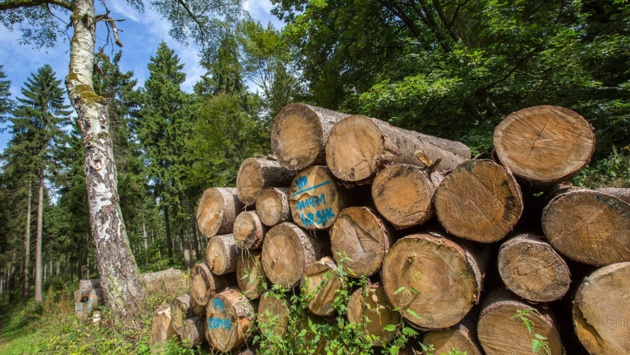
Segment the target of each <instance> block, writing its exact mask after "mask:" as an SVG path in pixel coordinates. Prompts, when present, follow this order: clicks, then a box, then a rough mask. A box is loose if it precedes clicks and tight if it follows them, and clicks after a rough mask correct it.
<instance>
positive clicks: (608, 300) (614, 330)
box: [573, 262, 630, 355]
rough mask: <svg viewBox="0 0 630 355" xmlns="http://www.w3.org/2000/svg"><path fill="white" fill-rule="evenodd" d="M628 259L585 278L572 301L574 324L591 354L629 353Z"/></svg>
mask: <svg viewBox="0 0 630 355" xmlns="http://www.w3.org/2000/svg"><path fill="white" fill-rule="evenodd" d="M628 290H630V262H622V263H616V264H611V265H608V266H604V267H602V268H600V269H598V270H596V271H595V272H593V273H592V274H591V275H590V276H589V277H587V278H585V279H584V281H583V282H582V284H581V285H580V287H579V288H578V291H577V293H576V296H575V299H574V301H573V326H574V328H575V332H576V333H577V336H578V338H579V339H580V342H581V343H582V345H584V347H585V348H586V350H587V351H588V352H589V353H590V354H599V355H616V354H630V336H628V335H629V334H630V293H629V292H628Z"/></svg>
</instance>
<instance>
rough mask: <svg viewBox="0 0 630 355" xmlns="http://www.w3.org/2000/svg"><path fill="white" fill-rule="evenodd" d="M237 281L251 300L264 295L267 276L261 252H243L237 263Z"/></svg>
mask: <svg viewBox="0 0 630 355" xmlns="http://www.w3.org/2000/svg"><path fill="white" fill-rule="evenodd" d="M236 281H237V282H238V287H239V288H240V289H241V292H243V294H244V295H245V296H246V297H247V298H249V299H250V300H253V299H257V298H258V297H260V295H262V293H263V292H264V291H265V283H266V282H267V276H266V275H265V270H264V269H263V266H262V261H261V257H260V252H257V251H251V250H242V251H241V253H240V255H239V257H238V261H237V263H236Z"/></svg>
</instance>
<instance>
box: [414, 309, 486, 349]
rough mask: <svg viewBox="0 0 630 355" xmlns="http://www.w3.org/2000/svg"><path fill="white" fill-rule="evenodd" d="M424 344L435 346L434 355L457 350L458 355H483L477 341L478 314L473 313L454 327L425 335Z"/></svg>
mask: <svg viewBox="0 0 630 355" xmlns="http://www.w3.org/2000/svg"><path fill="white" fill-rule="evenodd" d="M422 343H423V344H424V345H426V346H430V345H433V347H434V348H435V351H434V352H433V353H434V354H449V353H450V352H451V351H454V350H456V351H457V354H467V355H483V351H481V345H479V341H478V340H477V312H472V311H471V312H470V313H468V315H466V317H465V318H464V319H463V320H462V321H461V322H459V323H457V325H455V326H453V327H450V328H447V329H439V330H432V331H429V332H426V333H424V339H423V340H422Z"/></svg>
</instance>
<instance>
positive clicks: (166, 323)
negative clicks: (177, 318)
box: [149, 303, 176, 353]
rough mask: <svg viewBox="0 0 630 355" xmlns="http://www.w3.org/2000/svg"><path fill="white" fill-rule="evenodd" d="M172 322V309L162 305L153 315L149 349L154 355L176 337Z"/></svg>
mask: <svg viewBox="0 0 630 355" xmlns="http://www.w3.org/2000/svg"><path fill="white" fill-rule="evenodd" d="M175 334H176V333H175V330H174V329H173V326H172V322H171V307H170V305H168V304H166V303H164V304H161V305H160V306H159V307H158V308H157V309H156V310H155V312H154V313H153V319H152V320H151V330H150V331H149V347H150V348H151V352H152V353H156V352H158V351H159V350H160V348H161V347H162V346H163V345H164V344H165V343H166V341H168V340H170V339H171V338H172V337H173V336H174V335H175Z"/></svg>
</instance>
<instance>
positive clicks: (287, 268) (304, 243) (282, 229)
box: [261, 222, 322, 288]
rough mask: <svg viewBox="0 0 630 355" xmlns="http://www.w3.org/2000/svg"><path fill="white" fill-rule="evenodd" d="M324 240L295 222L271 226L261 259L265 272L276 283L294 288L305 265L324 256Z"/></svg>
mask: <svg viewBox="0 0 630 355" xmlns="http://www.w3.org/2000/svg"><path fill="white" fill-rule="evenodd" d="M321 249H322V246H321V242H320V241H318V240H317V239H316V238H315V237H312V236H311V235H309V234H307V233H306V232H305V231H304V230H303V229H301V228H299V227H298V226H296V225H295V224H292V223H289V222H284V223H280V224H278V225H277V226H275V227H273V228H271V229H270V230H269V232H267V235H266V236H265V240H264V242H263V247H262V253H261V259H262V264H263V268H264V269H265V274H266V275H267V278H269V281H271V283H273V284H275V285H281V286H283V287H286V288H292V287H293V286H295V285H296V284H297V283H298V281H300V279H301V278H302V275H303V274H304V270H305V268H306V266H308V265H309V264H311V263H313V262H315V261H316V260H317V259H318V258H320V257H321Z"/></svg>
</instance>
